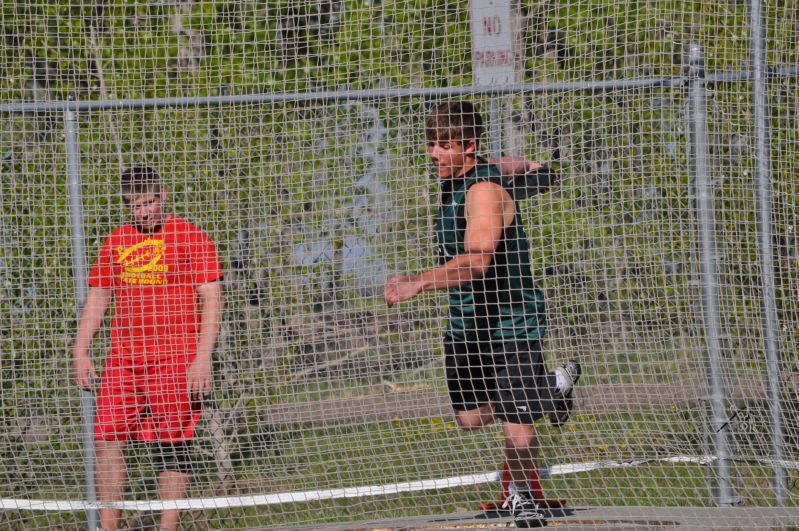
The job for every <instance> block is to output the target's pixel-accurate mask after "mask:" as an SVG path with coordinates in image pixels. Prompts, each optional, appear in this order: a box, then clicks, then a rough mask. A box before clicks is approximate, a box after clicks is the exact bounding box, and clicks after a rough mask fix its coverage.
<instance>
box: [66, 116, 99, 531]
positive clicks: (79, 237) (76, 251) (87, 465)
mask: <svg viewBox="0 0 799 531" xmlns="http://www.w3.org/2000/svg"><path fill="white" fill-rule="evenodd" d="M64 141H65V144H66V151H67V187H68V188H69V219H70V226H71V229H72V276H73V278H74V282H75V302H76V306H77V309H78V316H80V313H81V311H83V305H84V304H85V303H86V296H87V293H88V282H87V272H86V238H85V236H84V233H83V193H82V190H81V178H80V141H79V139H78V118H77V113H76V112H75V111H71V110H66V111H64ZM80 407H81V418H82V427H83V469H84V471H85V474H86V500H87V501H88V502H90V503H93V502H96V501H97V493H96V491H95V487H94V393H92V392H91V391H86V390H84V389H81V390H80ZM86 518H87V528H88V529H89V531H95V530H96V529H97V528H98V526H99V524H100V519H99V515H98V513H97V510H96V509H89V510H87V511H86Z"/></svg>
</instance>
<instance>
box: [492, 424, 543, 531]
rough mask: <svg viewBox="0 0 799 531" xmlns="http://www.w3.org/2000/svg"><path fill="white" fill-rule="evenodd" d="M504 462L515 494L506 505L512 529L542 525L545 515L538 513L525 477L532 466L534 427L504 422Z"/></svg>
mask: <svg viewBox="0 0 799 531" xmlns="http://www.w3.org/2000/svg"><path fill="white" fill-rule="evenodd" d="M502 430H503V432H504V433H505V461H506V463H507V464H508V470H509V472H510V476H511V479H512V480H513V483H514V485H516V492H514V493H513V494H511V495H510V496H509V497H508V499H507V501H506V504H507V506H508V508H509V509H510V510H511V512H512V513H513V518H514V520H515V523H516V527H523V528H530V527H543V526H545V525H546V516H545V515H544V513H543V512H541V509H540V505H539V504H538V501H537V500H536V496H535V492H534V491H533V487H532V486H531V485H530V483H529V478H530V476H531V475H532V473H533V472H534V471H535V470H536V466H535V444H536V443H535V427H534V426H533V425H532V424H514V423H511V422H507V421H506V422H504V423H503V425H502Z"/></svg>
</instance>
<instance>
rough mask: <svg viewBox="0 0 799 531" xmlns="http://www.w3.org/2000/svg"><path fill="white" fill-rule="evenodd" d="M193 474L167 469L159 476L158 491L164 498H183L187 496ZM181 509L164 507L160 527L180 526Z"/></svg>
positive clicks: (174, 527)
mask: <svg viewBox="0 0 799 531" xmlns="http://www.w3.org/2000/svg"><path fill="white" fill-rule="evenodd" d="M190 479H191V476H189V475H188V474H184V473H182V472H176V471H174V470H166V471H164V472H161V474H160V475H159V476H158V491H159V493H160V495H161V499H162V500H181V499H183V498H185V497H186V492H187V491H188V488H189V480H190ZM179 523H180V511H179V510H178V509H164V511H163V512H162V513H161V523H160V525H159V529H170V530H172V531H174V530H176V529H177V528H178V524H179Z"/></svg>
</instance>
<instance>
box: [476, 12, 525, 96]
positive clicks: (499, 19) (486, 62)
mask: <svg viewBox="0 0 799 531" xmlns="http://www.w3.org/2000/svg"><path fill="white" fill-rule="evenodd" d="M471 16H472V75H473V77H474V84H475V85H504V84H508V83H513V82H514V67H515V64H516V57H515V55H514V51H513V31H512V30H511V9H510V0H472V1H471Z"/></svg>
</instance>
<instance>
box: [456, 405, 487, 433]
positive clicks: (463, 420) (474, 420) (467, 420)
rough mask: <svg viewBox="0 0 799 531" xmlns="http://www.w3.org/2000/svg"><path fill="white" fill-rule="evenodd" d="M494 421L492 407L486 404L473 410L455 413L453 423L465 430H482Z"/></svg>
mask: <svg viewBox="0 0 799 531" xmlns="http://www.w3.org/2000/svg"><path fill="white" fill-rule="evenodd" d="M493 421H494V407H493V406H492V405H491V404H486V405H483V406H480V407H478V408H475V409H467V410H464V411H456V412H455V422H457V423H458V426H459V427H461V428H463V429H465V430H473V429H477V428H482V427H483V426H486V425H488V424H491V423H492V422H493Z"/></svg>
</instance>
